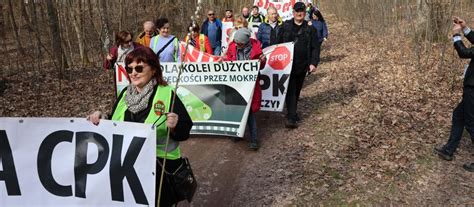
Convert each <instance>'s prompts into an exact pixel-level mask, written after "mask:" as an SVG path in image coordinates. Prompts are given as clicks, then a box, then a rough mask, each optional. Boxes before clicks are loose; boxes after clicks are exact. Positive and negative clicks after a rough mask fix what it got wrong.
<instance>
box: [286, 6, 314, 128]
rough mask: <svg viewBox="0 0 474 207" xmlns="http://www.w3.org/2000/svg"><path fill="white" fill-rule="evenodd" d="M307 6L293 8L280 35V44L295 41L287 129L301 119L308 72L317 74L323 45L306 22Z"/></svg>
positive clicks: (289, 87) (287, 95)
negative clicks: (301, 101) (299, 113)
mask: <svg viewBox="0 0 474 207" xmlns="http://www.w3.org/2000/svg"><path fill="white" fill-rule="evenodd" d="M305 13H306V12H305V5H304V3H303V2H297V3H295V5H294V6H293V18H292V19H290V20H287V21H285V22H284V23H283V26H282V28H281V29H280V33H281V34H279V35H278V38H279V41H278V42H279V43H283V42H292V41H295V49H294V56H293V65H292V69H291V75H290V80H289V83H288V89H287V94H286V100H285V102H286V108H287V112H288V115H287V118H288V120H287V122H286V127H287V128H292V129H294V128H297V127H298V122H299V121H300V117H299V115H298V113H297V108H298V99H299V97H300V92H301V89H302V88H303V83H304V80H305V77H306V73H307V72H310V73H311V72H315V71H316V68H317V66H318V64H319V58H320V57H319V55H320V49H321V45H320V44H319V42H318V40H317V39H316V34H315V33H316V31H314V28H313V27H311V26H309V25H308V22H307V21H305V20H304V16H305Z"/></svg>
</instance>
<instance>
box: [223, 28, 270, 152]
mask: <svg viewBox="0 0 474 207" xmlns="http://www.w3.org/2000/svg"><path fill="white" fill-rule="evenodd" d="M251 33H252V32H251V31H250V30H249V29H247V28H240V29H238V30H237V31H236V32H235V34H234V40H233V41H232V42H231V43H230V44H229V49H228V50H227V54H226V56H225V58H224V60H226V61H236V60H260V69H263V68H264V67H265V63H266V61H267V59H266V57H265V55H263V53H262V49H261V48H260V42H259V41H258V40H256V39H251V38H250V34H251ZM261 99H262V90H261V88H260V83H259V79H258V77H257V81H256V83H255V88H254V93H253V97H252V104H251V109H250V112H249V117H248V119H247V127H248V128H249V131H250V144H249V148H250V149H253V150H258V140H257V120H256V119H255V113H256V112H258V111H259V110H260V102H261ZM238 139H239V138H238V137H236V138H235V140H238Z"/></svg>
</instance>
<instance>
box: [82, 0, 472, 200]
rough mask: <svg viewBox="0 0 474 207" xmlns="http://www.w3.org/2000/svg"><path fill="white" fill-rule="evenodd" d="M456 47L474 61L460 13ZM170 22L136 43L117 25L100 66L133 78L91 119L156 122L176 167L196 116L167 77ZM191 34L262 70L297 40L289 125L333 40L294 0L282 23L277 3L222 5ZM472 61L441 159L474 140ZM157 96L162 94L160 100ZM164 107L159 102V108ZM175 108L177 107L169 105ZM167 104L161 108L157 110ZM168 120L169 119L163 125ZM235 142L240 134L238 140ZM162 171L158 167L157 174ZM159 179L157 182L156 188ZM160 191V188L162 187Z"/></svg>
mask: <svg viewBox="0 0 474 207" xmlns="http://www.w3.org/2000/svg"><path fill="white" fill-rule="evenodd" d="M223 22H233V26H234V28H233V30H232V34H231V35H230V42H229V46H228V47H227V48H225V50H222V47H221V46H222V42H221V40H222V37H221V36H222V29H223V26H222V25H223ZM453 22H454V27H453V32H454V35H453V41H454V47H455V49H456V51H457V52H458V54H459V56H460V57H461V58H469V59H472V58H473V57H474V50H473V48H472V47H471V48H466V46H465V45H464V44H463V42H462V36H461V34H463V35H464V36H465V37H466V38H467V40H468V41H470V42H471V43H474V32H472V31H471V29H470V28H469V27H467V25H466V22H465V21H464V20H462V19H460V18H458V17H454V18H453ZM249 23H260V25H259V27H258V32H257V34H256V35H254V34H253V32H252V31H251V30H250V29H249V27H248V25H249ZM170 24H171V23H170V22H169V21H168V19H166V18H159V19H157V20H156V21H155V22H152V21H146V22H144V24H143V32H141V33H140V34H139V35H138V36H137V38H136V39H135V41H133V37H132V34H131V33H130V32H127V31H120V32H118V33H117V34H116V37H115V45H114V47H112V48H111V49H110V53H109V54H107V56H106V57H105V60H104V64H103V67H104V68H106V69H110V68H112V67H113V65H114V64H115V62H123V63H125V66H126V67H125V68H126V71H127V73H128V74H129V76H130V80H131V83H130V85H129V86H128V87H127V88H125V89H124V90H123V91H122V92H121V94H120V95H119V97H118V99H117V101H116V103H115V105H114V108H113V110H112V113H111V114H110V115H109V116H107V115H105V114H104V113H102V112H99V111H96V112H94V113H92V114H91V115H89V116H88V119H89V120H90V121H91V122H93V123H94V124H99V121H100V119H103V118H107V117H110V119H112V120H116V121H132V122H141V123H151V124H157V123H158V125H157V151H156V156H157V166H161V163H162V162H163V161H164V160H165V159H166V160H168V163H169V165H167V166H166V170H167V171H174V170H176V168H177V167H178V166H180V163H181V162H182V160H181V152H180V148H179V142H180V141H183V140H186V139H188V137H189V134H190V130H191V128H192V126H193V122H192V120H191V118H190V116H189V114H188V112H187V111H186V109H185V107H184V105H183V103H182V102H181V100H180V99H179V97H176V96H175V93H174V91H173V90H172V88H171V87H170V86H168V85H167V83H166V82H165V81H164V79H163V74H162V71H161V70H160V62H179V61H181V60H182V59H183V58H182V54H181V51H180V47H179V40H178V38H177V37H176V36H174V35H172V34H171V30H170ZM189 28H190V32H191V34H192V35H191V36H186V37H185V38H184V41H185V42H187V43H189V44H190V45H192V46H194V47H195V48H198V49H199V50H200V51H202V52H205V53H208V54H212V55H216V56H220V57H221V60H223V61H235V60H259V61H260V66H261V68H260V69H262V68H263V67H264V66H265V64H266V57H265V55H264V54H263V53H262V50H263V49H264V48H266V47H269V46H271V45H275V44H279V43H285V42H294V44H295V47H294V51H293V52H294V55H293V63H292V70H291V75H290V79H289V84H288V87H287V94H286V100H285V103H286V112H287V116H286V123H285V126H286V127H287V128H289V129H296V128H298V126H299V123H300V122H301V117H300V115H299V114H298V100H299V98H300V94H301V90H302V87H303V84H304V81H305V78H306V76H307V74H308V73H312V72H315V71H316V70H317V67H318V64H319V62H320V52H321V45H322V44H323V43H324V42H325V41H326V40H327V38H328V27H327V24H326V22H325V20H324V17H323V15H322V13H321V11H320V10H319V9H318V8H316V7H314V6H312V5H311V4H306V5H305V4H304V3H302V2H297V3H295V4H294V5H293V18H292V19H289V20H286V21H283V20H282V19H281V18H280V15H279V13H278V10H277V9H276V8H275V7H271V6H270V7H269V8H268V9H267V11H266V15H265V16H263V15H262V14H261V13H260V12H259V7H257V6H253V7H252V8H251V11H250V10H249V8H248V7H243V8H242V9H241V14H238V15H234V13H233V10H232V9H227V10H225V14H224V15H223V18H222V19H221V20H220V19H218V18H217V15H216V12H215V11H214V10H211V9H210V10H208V11H207V18H206V19H205V21H204V22H203V23H202V24H201V26H199V25H198V24H196V23H191V24H189ZM473 68H474V63H473V61H471V62H470V64H469V65H468V66H467V67H466V71H465V76H464V90H463V96H462V100H461V102H460V103H459V105H458V106H457V107H456V109H455V110H454V112H453V118H452V128H451V133H450V136H449V139H448V141H447V143H446V144H445V145H442V146H439V147H435V149H434V150H435V152H436V153H437V154H438V155H439V156H440V157H441V158H442V159H444V160H447V161H451V160H452V159H453V157H454V153H455V151H456V149H457V148H458V146H459V143H460V140H461V137H462V134H463V130H464V128H466V129H467V131H468V132H469V134H470V135H471V139H472V141H473V142H474V72H473V70H474V69H473ZM261 95H262V94H261V89H260V84H259V81H258V80H257V81H256V84H255V89H254V94H253V98H252V103H251V110H250V112H249V115H248V121H247V126H248V129H249V132H250V133H249V134H250V142H249V148H250V149H254V150H257V149H258V148H259V141H258V136H257V123H256V118H255V116H256V112H258V111H259V109H260V101H261ZM156 100H159V101H158V102H157V101H156ZM157 105H159V106H157ZM171 106H173V107H172V108H171ZM157 107H158V108H162V109H163V111H157ZM163 123H165V124H163ZM168 132H170V135H171V136H170V146H171V148H167V149H165V148H163V144H164V141H165V140H166V135H167V133H168ZM234 140H235V141H238V138H237V139H234ZM463 167H464V169H466V170H467V171H470V172H474V163H468V164H465V165H464V166H463ZM160 171H161V169H159V167H157V172H160ZM163 182H164V187H163V189H164V191H163V195H164V196H162V197H161V199H162V200H160V204H161V205H162V206H171V205H173V204H175V203H176V202H177V201H178V200H177V199H176V198H174V197H173V195H172V189H171V187H170V184H169V183H166V182H167V181H166V180H165V181H163ZM159 184H160V183H159V180H158V179H157V183H156V186H159ZM157 192H158V191H157Z"/></svg>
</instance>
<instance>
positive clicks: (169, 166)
mask: <svg viewBox="0 0 474 207" xmlns="http://www.w3.org/2000/svg"><path fill="white" fill-rule="evenodd" d="M125 65H126V67H125V68H126V70H127V73H128V74H129V76H130V81H131V82H130V85H129V86H127V87H126V88H125V89H124V90H123V91H122V92H121V93H120V96H119V97H118V99H117V101H116V103H115V105H114V107H113V110H112V113H111V116H109V118H110V119H111V120H114V121H129V122H138V123H146V124H154V125H155V127H156V139H157V145H156V162H157V164H156V175H157V177H156V186H155V187H156V194H158V192H159V189H158V188H159V186H160V175H161V165H162V163H163V160H164V159H166V167H165V168H166V171H167V172H175V171H176V169H177V168H179V167H180V165H181V164H182V163H183V159H182V158H181V150H180V147H179V142H180V141H184V140H186V139H188V138H189V133H190V130H191V127H192V126H193V122H192V121H191V118H190V117H189V114H188V112H187V111H186V108H185V107H184V105H183V103H182V102H181V100H180V99H179V98H178V97H177V96H176V97H175V92H174V91H173V88H172V87H171V86H168V85H167V83H166V81H165V80H164V79H163V74H162V71H161V69H160V62H159V61H158V59H157V58H156V56H155V53H154V52H153V51H152V50H151V49H150V48H147V47H141V48H137V49H136V50H134V51H132V52H131V53H129V54H128V55H127V57H126V59H125ZM173 98H175V103H174V108H173V109H171V106H172V101H173ZM106 118H107V116H106V115H105V114H104V113H102V112H100V111H95V112H93V113H92V114H90V115H89V116H88V117H87V120H89V121H90V122H92V123H93V124H95V125H98V124H99V122H100V119H106ZM168 131H169V132H170V133H169V135H170V139H169V144H168V148H167V150H166V148H165V143H166V139H167V134H168ZM165 150H166V151H167V152H165ZM165 153H166V156H165ZM173 192H174V191H173V189H172V185H171V184H170V183H169V179H166V178H165V179H163V185H162V192H161V197H160V206H172V205H174V204H176V203H177V202H178V201H179V200H178V198H176V197H175V194H174V193H173ZM155 199H156V198H155Z"/></svg>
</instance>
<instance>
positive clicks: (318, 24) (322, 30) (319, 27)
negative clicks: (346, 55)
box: [311, 20, 328, 42]
mask: <svg viewBox="0 0 474 207" xmlns="http://www.w3.org/2000/svg"><path fill="white" fill-rule="evenodd" d="M311 23H312V26H313V27H314V29H316V36H317V37H318V41H319V42H323V41H324V38H328V26H327V25H326V22H322V21H319V20H312V21H311Z"/></svg>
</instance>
